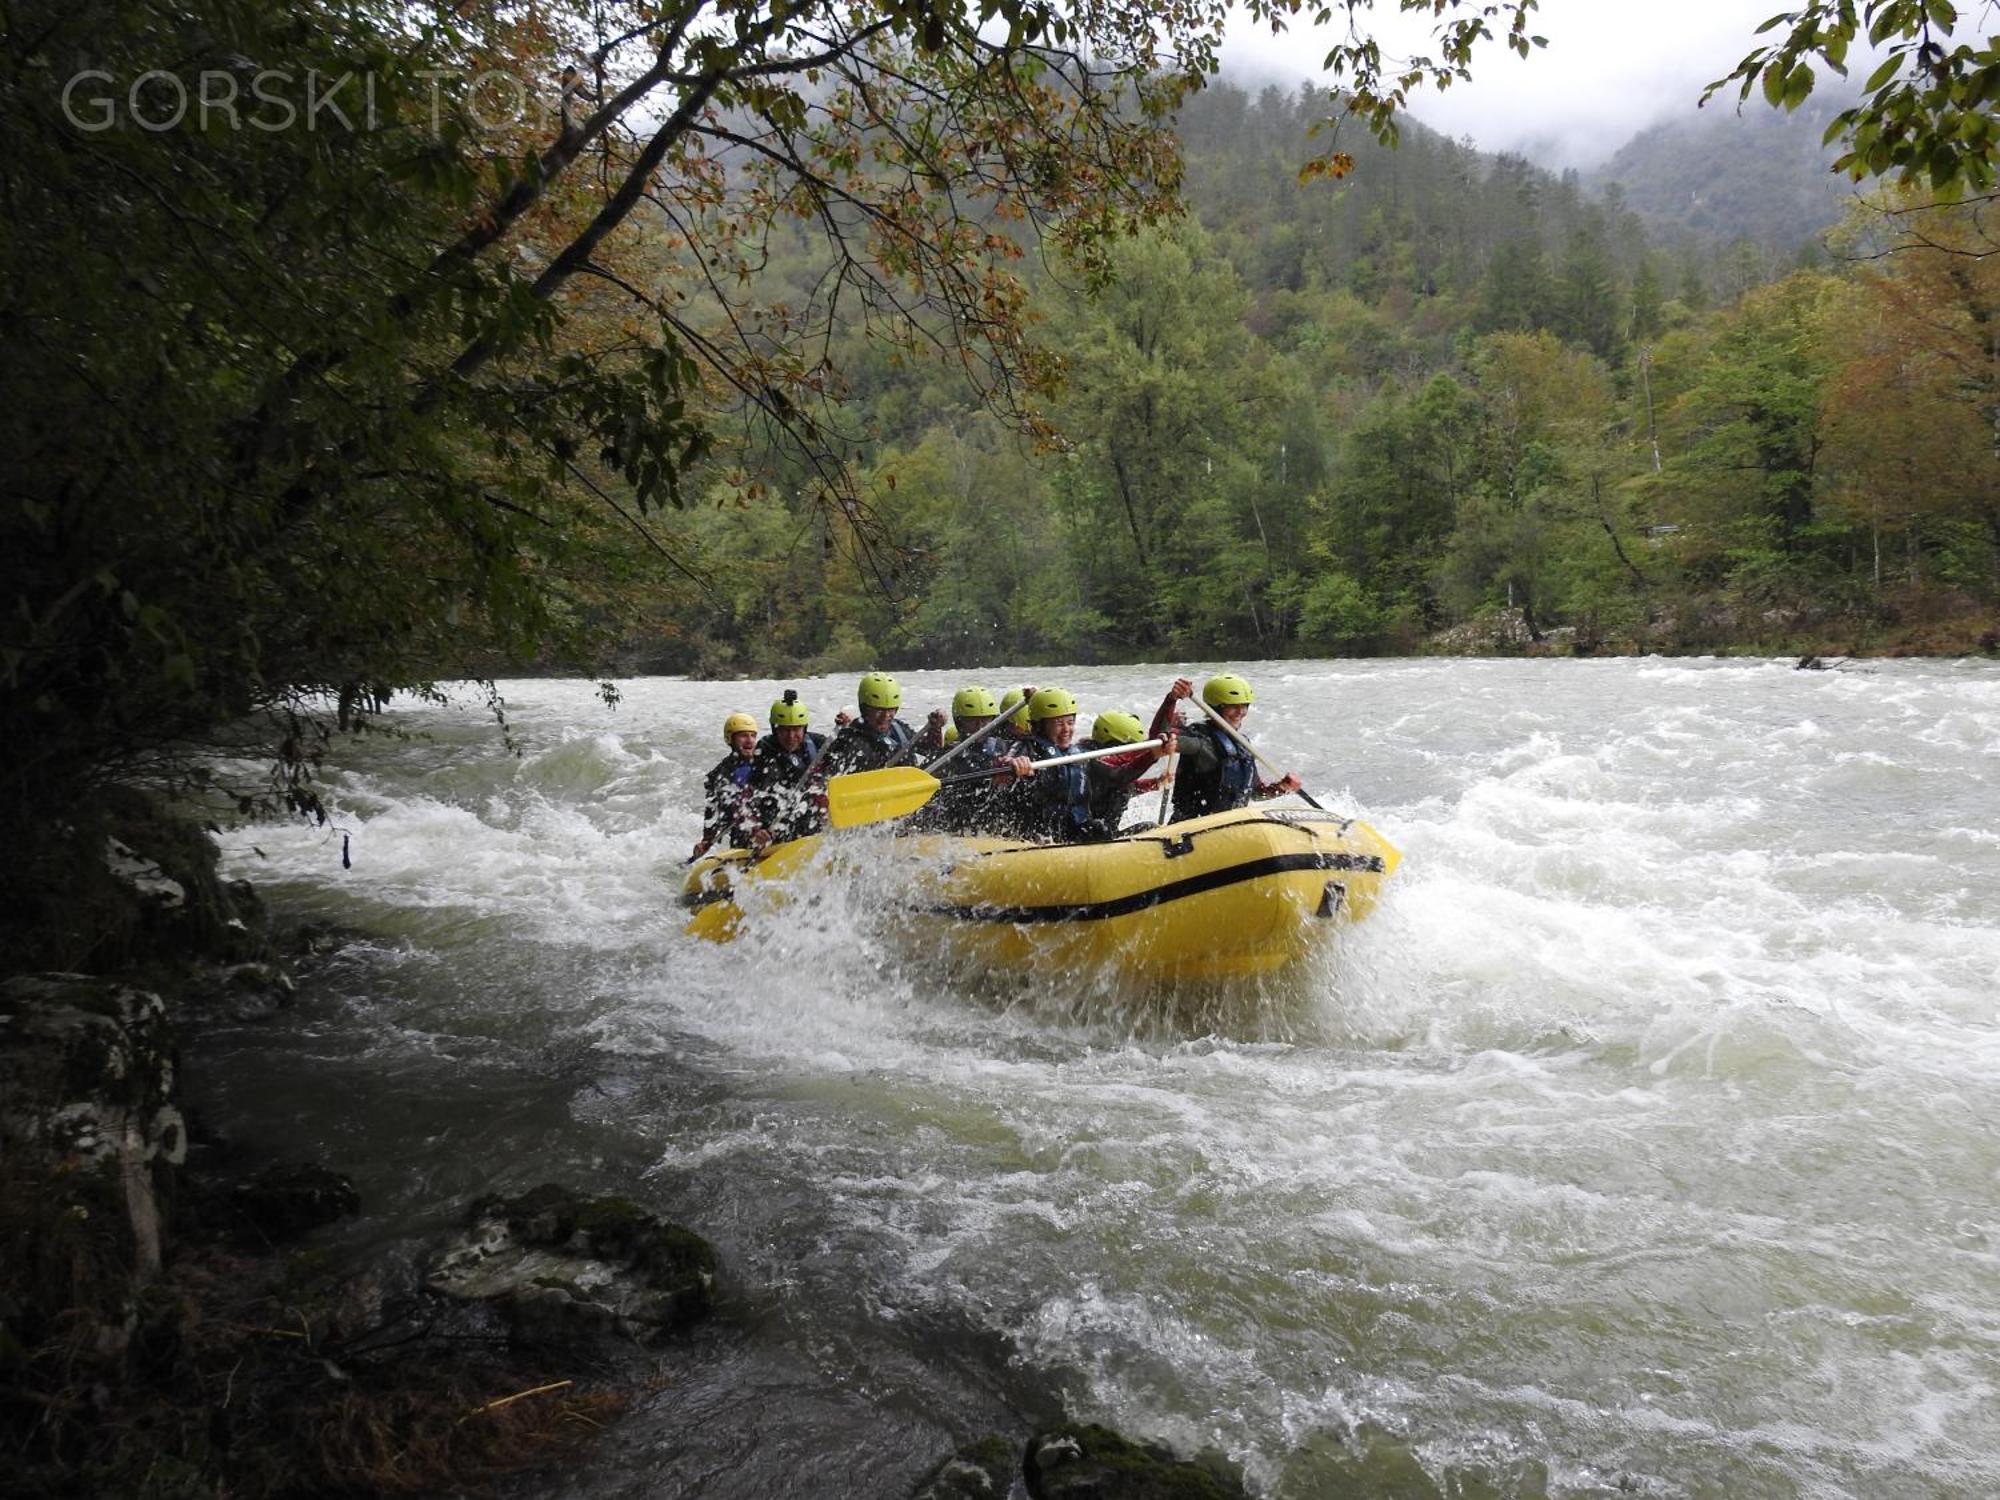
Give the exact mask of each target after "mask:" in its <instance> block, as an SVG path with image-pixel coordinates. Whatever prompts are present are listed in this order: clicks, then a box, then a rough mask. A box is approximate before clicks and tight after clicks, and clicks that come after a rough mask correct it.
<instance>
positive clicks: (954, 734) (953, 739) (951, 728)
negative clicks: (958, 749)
mask: <svg viewBox="0 0 2000 1500" xmlns="http://www.w3.org/2000/svg"><path fill="white" fill-rule="evenodd" d="M944 742H945V743H946V744H947V745H956V744H957V743H958V726H957V725H956V724H947V725H945V726H944Z"/></svg>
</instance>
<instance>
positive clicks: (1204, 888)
mask: <svg viewBox="0 0 2000 1500" xmlns="http://www.w3.org/2000/svg"><path fill="white" fill-rule="evenodd" d="M1400 858H1401V856H1400V855H1399V854H1398V853H1397V851H1396V850H1395V848H1394V847H1392V846H1391V845H1390V844H1389V842H1388V841H1387V840H1386V839H1384V838H1383V837H1382V836H1381V835H1380V834H1378V833H1376V832H1375V830H1374V829H1372V828H1370V827H1369V826H1368V825H1367V824H1366V823H1362V822H1359V821H1357V820H1354V819H1349V818H1340V817H1336V816H1334V815H1333V814H1330V813H1322V812H1312V811H1295V810H1291V809H1286V810H1282V811H1265V810H1262V809H1259V808H1245V809H1242V810H1240V811H1237V812H1227V813H1216V814H1213V815H1212V816H1209V817H1206V818H1194V819H1190V820H1189V821H1187V822H1184V823H1173V824H1169V825H1168V826H1166V827H1164V828H1148V829H1145V830H1142V831H1139V832H1135V833H1129V834H1126V835H1125V836H1124V837H1122V838H1118V839H1114V840H1112V841H1110V842H1108V843H1102V844H1055V845H1051V844H1032V843H1024V842H1022V841H1020V840H1017V839H1005V838H955V837H948V836H943V835H916V836H910V837H899V838H893V839H889V838H883V837H880V836H879V835H877V836H871V837H866V838H856V837H855V835H854V834H851V833H850V834H842V833H834V834H823V835H819V836H817V837H814V838H807V839H799V840H797V841H795V842H793V843H788V844H780V845H777V846H775V847H774V848H772V849H771V850H770V851H768V852H767V853H766V854H765V855H764V856H762V857H761V858H753V857H752V856H751V855H749V854H748V853H747V852H745V851H743V850H731V851H729V852H727V853H724V854H719V855H710V856H708V857H707V858H705V859H703V860H702V861H701V862H700V863H699V864H698V865H696V866H695V868H694V869H693V870H692V871H691V872H690V873H689V875H688V877H687V883H686V885H685V887H684V889H683V891H682V895H681V903H682V905H683V906H684V907H685V908H686V909H687V910H688V912H689V913H690V919H689V922H688V931H689V932H691V933H694V934H696V935H697V936H701V937H707V938H713V939H716V940H718V941H727V940H728V939H730V938H731V937H733V936H735V934H736V931H737V928H738V924H739V923H740V922H741V921H742V920H743V910H744V907H745V906H750V907H753V908H760V907H762V906H763V905H764V904H765V903H767V902H768V903H769V904H772V905H781V904H782V903H783V901H784V900H785V898H786V894H787V892H786V883H787V882H796V881H798V880H800V879H802V878H805V877H804V873H803V872H804V871H805V870H806V869H807V867H815V868H817V869H820V870H824V871H825V872H827V876H826V877H823V878H839V877H840V876H842V875H844V873H845V871H846V869H847V868H848V867H849V866H850V864H851V865H852V866H853V867H854V868H855V869H856V870H857V871H859V870H863V869H865V871H866V874H867V878H868V880H869V882H870V884H871V885H872V886H875V887H877V888H879V889H880V890H881V891H882V892H883V899H884V904H885V907H886V909H887V913H888V915H889V916H890V917H891V919H892V920H893V921H894V922H895V924H896V926H897V928H898V929H899V930H901V931H904V932H906V933H908V934H909V935H910V936H911V937H912V938H913V939H914V940H915V941H916V942H917V943H918V944H919V945H921V947H922V948H923V950H924V951H926V952H929V951H935V950H936V949H938V948H943V949H945V950H947V951H949V952H950V953H951V954H952V955H953V956H954V957H957V958H961V959H965V960H969V961H973V962H979V963H994V964H1002V965H1005V964H1010V963H1016V962H1019V963H1025V962H1027V961H1028V960H1029V959H1031V958H1032V959H1033V960H1034V962H1035V964H1036V966H1037V968H1038V969H1042V968H1045V967H1046V966H1048V965H1054V966H1056V967H1057V968H1059V969H1075V970H1081V969H1087V968H1094V967H1098V966H1102V965H1114V966H1116V967H1117V968H1118V969H1119V970H1120V971H1121V972H1122V973H1124V974H1127V975H1130V976H1132V977H1136V978H1148V979H1219V978H1233V977H1243V976H1252V975H1257V974H1264V973H1268V972H1270V971H1272V970H1274V969H1278V968H1281V967H1283V966H1285V965H1286V964H1289V963H1292V962H1294V961H1296V960H1297V959H1299V958H1301V957H1303V956H1304V955H1305V954H1306V953H1307V952H1308V951H1309V950H1310V949H1311V948H1312V947H1313V946H1314V945H1315V943H1316V942H1318V941H1319V940H1320V939H1321V938H1322V937H1324V936H1325V935H1326V934H1327V933H1328V932H1329V930H1331V929H1332V928H1334V927H1335V926H1337V925H1338V924H1339V923H1340V922H1342V921H1355V920H1358V919H1360V918H1361V917H1364V916H1366V915H1367V914H1368V912H1369V911H1370V910H1371V909H1372V908H1373V907H1374V905H1375V902H1376V899H1377V896H1378V895H1379V893H1380V890H1381V886H1382V882H1383V881H1385V880H1387V879H1388V878H1389V876H1390V874H1391V873H1393V872H1394V870H1395V868H1396V864H1397V862H1398V860H1399V859H1400ZM753 887H754V888H755V890H754V894H753Z"/></svg>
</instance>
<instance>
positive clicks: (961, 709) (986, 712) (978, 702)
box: [951, 687, 1000, 719]
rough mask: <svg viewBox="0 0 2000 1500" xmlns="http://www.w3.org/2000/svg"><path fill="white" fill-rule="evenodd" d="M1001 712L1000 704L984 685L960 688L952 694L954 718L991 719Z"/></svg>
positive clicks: (952, 714) (952, 713)
mask: <svg viewBox="0 0 2000 1500" xmlns="http://www.w3.org/2000/svg"><path fill="white" fill-rule="evenodd" d="M999 712H1000V705H999V704H997V703H995V702H994V701H993V695H992V694H991V693H989V692H987V691H986V689H985V688H983V687H969V688H960V689H959V690H958V691H957V692H955V693H953V694H952V695H951V716H952V717H953V718H954V719H990V718H992V717H993V716H994V715H996V714H998V713H999Z"/></svg>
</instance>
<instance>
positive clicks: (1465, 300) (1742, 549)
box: [631, 85, 2000, 673]
mask: <svg viewBox="0 0 2000 1500" xmlns="http://www.w3.org/2000/svg"><path fill="white" fill-rule="evenodd" d="M1319 109H1320V106H1319V103H1318V102H1317V101H1315V100H1314V99H1313V98H1312V97H1311V95H1310V94H1309V93H1301V94H1299V95H1290V94H1286V93H1283V92H1280V91H1278V90H1276V89H1267V90H1265V91H1264V92H1262V93H1261V94H1256V95H1251V94H1248V93H1245V92H1244V91H1242V90H1239V89H1236V88H1233V87H1229V86H1227V85H1224V86H1220V87H1215V88H1211V89H1210V90H1208V91H1206V92H1204V93H1203V94H1201V95H1199V96H1197V97H1196V98H1195V99H1194V100H1192V101H1191V102H1190V103H1189V104H1188V105H1187V106H1186V107H1185V108H1184V110H1183V112H1182V115H1181V123H1180V133H1181V137H1182V140H1183V142H1184V144H1185V148H1186V155H1187V178H1186V185H1185V196H1186V199H1187V201H1188V204H1189V208H1190V213H1189V215H1188V217H1187V218H1186V219H1184V220H1182V221H1179V222H1174V223H1168V224H1165V225H1163V226H1161V227H1159V228H1157V229H1155V230H1153V231H1150V232H1148V233H1146V234H1145V235H1143V236H1142V237H1140V238H1138V239H1136V240H1132V241H1128V242H1126V243H1123V244H1121V245H1119V246H1117V247H1115V248H1114V250H1113V251H1112V257H1111V259H1112V266H1113V270H1114V273H1115V275H1114V279H1113V280H1112V281H1111V282H1110V283H1109V284H1108V285H1107V286H1105V287H1103V288H1101V289H1100V290H1098V291H1097V292H1096V294H1095V295H1089V294H1086V291H1085V289H1084V288H1083V287H1082V286H1081V285H1079V284H1078V283H1077V280H1076V279H1075V278H1072V277H1068V276H1066V275H1065V274H1064V273H1063V272H1062V271H1061V270H1060V268H1052V267H1047V266H1040V267H1034V268H1031V272H1030V279H1031V285H1032V288H1033V291H1032V297H1033V308H1034V311H1035V312H1036V313H1037V314H1038V316H1039V318H1040V320H1041V329H1040V332H1041V335H1042V337H1043V338H1044V339H1045V340H1046V341H1047V342H1048V343H1049V344H1050V345H1051V346H1052V348H1053V349H1054V351H1055V353H1056V354H1057V355H1059V356H1060V358H1061V360H1062V362H1063V364H1064V366H1065V367H1066V370H1067V377H1068V378H1067V383H1066V385H1065V387H1064V388H1063V391H1062V394H1061V395H1060V397H1059V398H1058V400H1057V402H1056V404H1055V405H1054V406H1053V407H1051V408H1050V409H1049V410H1048V411H1047V413H1046V414H1047V416H1048V417H1049V418H1050V419H1051V421H1052V423H1053V426H1054V430H1055V432H1056V433H1057V434H1059V436H1057V437H1053V438H1051V439H1050V440H1049V441H1048V442H1047V443H1044V444H1042V445H1039V446H1037V445H1033V444H1029V443H1026V442H1024V441H1023V440H1021V439H1020V438H1018V437H1016V436H1015V435H1014V434H1012V433H1011V432H1009V431H1006V430H1004V429H1003V428H1002V426H1001V425H1000V424H999V423H998V422H997V421H995V420H994V419H993V418H992V417H990V416H988V415H986V414H984V413H982V412H981V411H979V410H978V409H977V408H975V407H974V406H973V405H971V404H970V403H969V402H968V400H967V398H966V397H965V396H964V394H963V393H962V392H961V391H960V390H959V389H958V388H957V387H956V386H955V385H954V384H953V383H952V381H951V375H950V372H949V371H943V370H939V369H937V368H934V367H929V366H920V365H916V364H897V363H892V362H889V361H887V360H885V359H883V358H881V357H879V356H873V355H871V354H870V353H869V352H868V351H867V350H866V349H864V348H863V347H862V345H861V342H860V340H859V338H858V336H857V337H855V338H854V339H853V340H852V342H851V344H850V345H849V346H847V347H843V348H841V349H840V350H839V351H838V357H837V359H836V361H835V362H836V363H837V364H839V365H840V366H842V367H843V368H844V369H846V370H847V371H848V372H849V374H850V379H851V381H852V384H851V387H850V388H849V389H848V390H846V391H845V393H844V397H845V402H844V409H845V411H846V412H847V413H848V415H849V418H850V420H851V425H852V430H853V432H854V434H855V441H854V444H853V448H852V458H853V461H854V462H855V463H856V464H857V465H858V466H859V467H860V469H861V470H862V472H863V474H864V476H865V480H866V483H865V486H864V494H865V495H866V497H867V504H868V513H867V514H865V515H861V516H851V515H850V516H842V515H838V514H835V515H829V514H828V513H827V512H826V511H825V510H824V508H823V507H818V506H815V505H812V504H810V503H808V501H807V499H806V498H805V497H806V495H807V493H808V490H807V486H806V485H805V483H804V477H803V476H801V479H800V484H799V487H798V490H797V493H796V495H795V496H793V497H792V498H789V499H788V498H787V494H786V491H785V488H784V486H783V485H782V484H781V485H780V486H779V487H778V491H777V493H776V494H775V495H774V496H773V497H772V498H770V499H769V500H767V501H765V502H764V503H759V504H755V505H751V506H748V507H743V506H737V505H731V504H718V505H717V506H716V507H714V508H710V509H706V510H698V511H696V512H694V513H692V514H690V515H687V516H682V517H676V518H675V521H674V530H673V532H672V535H671V540H672V544H673V545H674V546H675V547H676V548H678V549H680V550H681V552H682V554H683V555H684V557H685V558H686V559H687V560H688V561H689V563H690V569H691V571H692V572H693V573H694V574H696V575H699V577H700V578H701V579H703V580H704V581H705V586H704V587H699V588H698V587H695V586H693V585H690V586H688V587H687V588H685V589H683V590H678V591H674V592H672V593H671V594H670V595H669V596H667V597H663V598H660V599H658V600H656V601H655V603H654V605H653V609H652V621H651V627H650V628H649V630H648V631H647V632H646V633H644V634H643V635H642V636H641V637H639V638H637V639H635V640H634V642H633V649H632V654H631V661H632V664H636V665H646V666H653V667H658V668H663V669H676V670H693V671H701V672H723V673H726V672H731V671H758V672H762V671H773V670H779V669H782V668H785V667H790V666H793V665H804V666H811V667H814V668H820V669H846V668H855V667H861V666H864V665H867V664H871V663H878V662H880V663H887V664H891V665H896V664H905V665H926V666H928V665H949V664H953V663H957V662H970V661H988V660H994V659H1001V658H1004V659H1012V660H1032V659H1043V660H1065V661H1094V660H1116V659H1121V658H1138V657H1150V656H1161V655H1169V656H1171V655H1185V654H1190V653H1192V654H1196V655H1205V656H1228V655H1249V656H1273V655H1282V654H1286V653H1300V652H1324V651H1337V652H1342V653H1370V652H1406V651H1411V650H1417V649H1425V648H1445V649H1450V648H1452V647H1454V646H1457V647H1461V648H1465V649H1481V648H1492V647H1495V646H1502V647H1504V646H1507V645H1510V644H1525V645H1528V646H1531V647H1532V646H1533V645H1534V644H1535V643H1536V642H1538V641H1542V642H1559V643H1561V644H1562V645H1563V646H1564V647H1565V648H1567V647H1571V646H1573V647H1575V648H1577V649H1585V650H1589V649H1633V648H1642V649H1656V650H1676V649H1726V648H1729V647H1765V648H1770V649H1794V648H1797V649H1805V648H1807V647H1810V646H1814V645H1825V646H1828V647H1831V648H1834V649H1847V648H1849V647H1851V646H1857V645H1859V646H1864V647H1865V646H1867V645H1869V644H1870V643H1873V644H1876V645H1887V644H1896V645H1900V646H1903V647H1914V648H1917V649H1924V648H1932V649H1947V650H1948V649H1964V648H1966V647H1968V646H1971V645H1973V644H1976V643H1977V641H1978V639H1979V637H1980V635H1981V634H1982V633H1984V632H1986V631H1988V630H1990V629H1991V628H1992V617H1993V610H1994V606H1995V604H1996V601H2000V461H1996V434H2000V394H1996V378H2000V367H1996V355H1995V345H1994V339H1995V336H1996V335H1995V330H1996V329H2000V256H1995V255H1993V254H1991V252H1992V251H1993V250H1995V249H1996V248H2000V247H1996V245H1995V243H1994V241H1993V240H1992V239H1991V238H1990V237H1988V236H1986V234H1985V233H1984V231H1983V230H1982V229H1981V227H1980V226H1981V223H1982V221H1981V220H1980V218H1979V216H1978V215H1977V213H1976V212H1975V211H1974V210H1973V209H1972V208H1957V209H1954V208H1948V207H1924V206H1920V205H1918V204H1915V203H1912V202H1906V201H1902V200H1897V201H1893V202H1891V201H1886V200H1885V201H1884V202H1883V203H1882V204H1881V205H1880V206H1879V207H1878V208H1877V209H1875V210H1873V211H1870V212H1866V213H1863V212H1856V213H1855V214H1854V215H1852V216H1851V219H1850V222H1849V223H1848V224H1847V225H1845V226H1843V227H1842V228H1841V229H1840V230H1839V231H1838V232H1837V233H1835V234H1833V235H1831V236H1829V237H1827V245H1822V244H1820V243H1819V242H1818V241H1814V240H1808V241H1806V242H1805V243H1803V244H1801V245H1800V246H1798V247H1797V248H1796V250H1795V251H1793V252H1792V253H1790V254H1788V255H1784V256H1779V257H1774V255H1773V253H1772V252H1771V251H1769V250H1767V249H1763V248H1760V247H1759V246H1758V245H1756V244H1755V243H1753V242H1752V241H1750V240H1748V239H1742V240H1738V241H1736V242H1734V243H1721V242H1718V241H1708V242H1696V241H1692V240H1687V241H1682V242H1680V243H1676V244H1675V245H1673V246H1671V247H1667V246H1663V245H1661V244H1659V243H1657V242H1656V241H1655V240H1654V239H1653V238H1652V237H1650V236H1649V235H1648V233H1647V230H1646V228H1645V226H1644V224H1643V223H1642V222H1641V220H1640V218H1639V217H1638V215H1637V214H1636V213H1634V212H1633V211H1631V210H1629V209H1628V208H1626V207H1625V206H1624V203H1623V200H1622V198H1621V196H1620V195H1619V194H1618V193H1617V192H1616V191H1611V192H1608V193H1599V194H1591V193H1588V192H1586V190H1585V189H1584V188H1583V186H1582V184H1581V183H1580V182H1579V180H1578V179H1577V177H1576V176H1575V175H1574V174H1566V175H1564V176H1562V177H1557V176H1554V175H1551V174H1549V173H1547V172H1545V171H1542V170H1540V169H1538V168H1536V167H1534V166H1532V165H1530V164H1529V163H1527V162H1526V161H1523V160H1521V159H1520V158H1517V157H1508V156H1501V157H1489V156H1484V155H1481V154H1480V153H1478V152H1476V151H1474V150H1473V149H1471V148H1470V147H1468V146H1466V145H1462V144H1459V143H1456V142H1453V141H1451V140H1448V139H1445V138H1443V137H1440V136H1438V135H1436V134H1434V133H1431V132H1428V131H1424V130H1422V129H1420V128H1408V129H1406V130H1405V133H1404V139H1403V144H1402V146H1401V148H1400V149H1399V150H1395V151H1389V150H1385V149H1382V148H1379V147H1375V146H1372V145H1371V144H1368V143H1365V142H1362V143H1354V146H1355V153H1356V156H1357V158H1358V161H1357V165H1356V168H1355V171H1354V172H1353V174H1352V175H1351V176H1350V177H1348V178H1347V179H1346V180H1344V181H1339V182H1332V183H1328V182H1318V183H1312V184H1308V185H1301V183H1300V182H1299V180H1298V175H1299V174H1298V168H1299V164H1300V162H1301V161H1302V160H1303V159H1304V158H1305V157H1306V155H1307V154H1308V152H1309V149H1310V148H1309V145H1308V137H1307V131H1308V128H1309V126H1310V125H1311V123H1312V121H1313V120H1314V119H1315V118H1316V116H1317V115H1318V113H1319ZM1346 144H1349V143H1348V142H1345V141H1343V145H1346ZM1749 145H1750V147H1751V148H1752V152H1753V154H1754V148H1755V146H1756V139H1755V138H1754V137H1753V138H1752V139H1751V141H1750V142H1749ZM1788 160H1790V161H1792V162H1793V163H1794V165H1795V166H1796V168H1797V170H1799V171H1801V172H1805V171H1809V170H1812V166H1811V163H1810V162H1809V161H1807V160H1806V159H1805V158H1804V157H1802V156H1799V155H1797V154H1794V155H1793V156H1792V157H1790V158H1788ZM1715 167H1716V172H1717V174H1718V179H1719V182H1720V180H1721V179H1722V178H1724V177H1726V176H1727V174H1728V173H1729V172H1730V171H1731V170H1732V163H1731V161H1730V160H1729V159H1728V158H1727V156H1726V154H1720V153H1719V154H1718V156H1717V158H1716V163H1715ZM1718 196H1721V195H1720V194H1718ZM1828 246H1830V248H1828ZM815 269H816V263H815V262H814V260H813V259H812V257H811V256H810V255H808V254H806V253H805V252H804V242H801V253H800V256H799V258H798V261H797V263H796V264H793V265H785V264H774V265H771V266H768V267H766V268H765V270H764V274H765V275H766V276H767V277H775V278H779V279H781V280H782V279H783V278H786V277H791V278H793V279H795V280H796V281H797V282H798V283H799V284H800V285H801V286H803V285H805V284H806V283H808V282H809V281H810V279H811V277H812V276H813V274H814V272H815Z"/></svg>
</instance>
